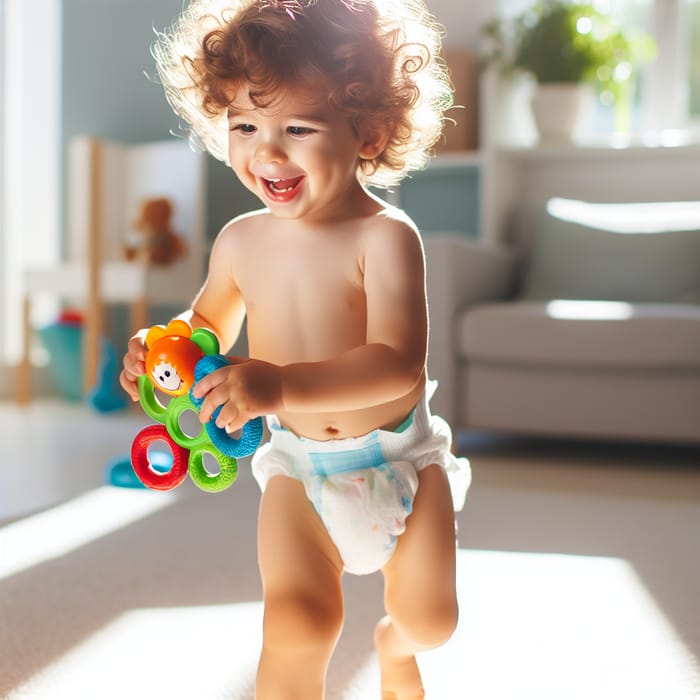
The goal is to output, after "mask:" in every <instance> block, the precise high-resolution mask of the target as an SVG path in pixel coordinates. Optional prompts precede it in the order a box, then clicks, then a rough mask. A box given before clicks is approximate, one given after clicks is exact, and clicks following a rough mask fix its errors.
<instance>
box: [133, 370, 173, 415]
mask: <svg viewBox="0 0 700 700" xmlns="http://www.w3.org/2000/svg"><path fill="white" fill-rule="evenodd" d="M138 382H139V403H140V404H141V408H142V409H143V410H144V413H145V414H146V415H147V416H150V417H151V418H153V420H154V421H157V422H158V423H165V419H166V412H167V408H166V407H165V406H163V404H162V403H161V402H160V401H158V397H157V396H156V391H155V389H154V388H153V384H151V380H150V379H149V378H148V375H147V374H142V375H141V376H140V377H139V379H138Z"/></svg>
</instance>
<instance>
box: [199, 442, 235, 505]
mask: <svg viewBox="0 0 700 700" xmlns="http://www.w3.org/2000/svg"><path fill="white" fill-rule="evenodd" d="M207 452H208V453H209V454H210V455H212V456H214V457H216V459H217V461H218V462H219V473H218V474H214V475H212V474H210V473H209V472H208V471H207V470H206V467H205V466H204V455H205V454H206V453H207ZM187 464H188V467H189V473H190V478H191V479H192V481H194V483H195V484H196V485H197V486H198V487H199V488H200V489H202V491H208V492H209V493H216V492H218V491H223V490H224V489H227V488H228V487H229V486H231V484H232V483H233V482H234V481H235V480H236V477H237V476H238V462H237V461H236V458H235V457H227V456H226V455H224V454H222V453H221V452H219V450H217V449H216V448H215V447H214V446H213V445H211V444H210V445H209V447H200V448H197V449H194V450H192V452H190V458H189V460H188V463H187Z"/></svg>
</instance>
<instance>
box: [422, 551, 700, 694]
mask: <svg viewBox="0 0 700 700" xmlns="http://www.w3.org/2000/svg"><path fill="white" fill-rule="evenodd" d="M458 559H459V562H458V580H459V602H460V623H459V625H458V629H457V632H456V633H455V635H454V637H453V638H452V639H451V640H450V642H448V644H447V645H446V646H445V647H443V648H442V649H439V650H437V651H433V652H429V653H426V654H423V655H422V656H421V659H420V661H421V667H422V669H423V670H424V675H425V678H426V686H427V690H428V697H435V698H440V699H441V700H443V699H444V700H461V699H463V698H479V700H492V699H493V700H504V699H506V698H537V700H545V699H546V700H549V699H551V700H560V699H561V698H567V700H590V699H591V698H596V700H620V699H621V698H635V700H659V698H664V700H691V699H692V698H695V697H697V696H696V695H695V692H696V691H697V690H698V688H700V674H699V673H698V665H697V662H696V660H695V659H694V658H693V656H692V654H691V653H690V652H689V651H688V650H687V649H686V647H685V646H684V645H683V644H682V642H681V641H680V640H679V639H678V638H677V636H676V635H675V633H674V630H673V628H672V626H671V624H670V623H669V621H668V620H667V619H666V617H665V616H664V614H663V612H662V611H661V610H660V609H659V607H658V606H657V605H656V602H655V601H654V599H653V598H652V597H651V596H650V595H649V593H648V591H647V589H646V588H645V586H644V583H643V582H642V581H641V580H640V579H639V577H638V575H637V573H636V571H635V570H634V568H633V567H632V566H631V565H630V564H629V563H628V562H626V561H624V560H621V559H615V558H607V557H592V556H573V555H560V554H540V553H525V552H493V551H465V550H460V551H459V554H458ZM457 683H459V690H456V689H455V688H456V684H457Z"/></svg>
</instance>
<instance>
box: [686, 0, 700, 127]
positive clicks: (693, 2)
mask: <svg viewBox="0 0 700 700" xmlns="http://www.w3.org/2000/svg"><path fill="white" fill-rule="evenodd" d="M685 11H686V13H687V21H686V22H685V25H686V26H687V28H688V52H687V59H688V73H687V74H688V112H689V115H690V118H691V120H693V121H700V0H686V8H685Z"/></svg>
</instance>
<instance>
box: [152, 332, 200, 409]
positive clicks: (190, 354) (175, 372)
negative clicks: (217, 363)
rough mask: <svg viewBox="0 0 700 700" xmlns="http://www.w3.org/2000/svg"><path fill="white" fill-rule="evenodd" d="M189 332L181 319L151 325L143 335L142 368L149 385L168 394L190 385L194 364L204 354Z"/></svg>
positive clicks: (182, 391) (182, 389) (179, 394)
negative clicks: (143, 360)
mask: <svg viewBox="0 0 700 700" xmlns="http://www.w3.org/2000/svg"><path fill="white" fill-rule="evenodd" d="M191 335H192V330H191V329H190V327H189V325H188V324H187V323H185V322H184V321H171V322H170V323H169V324H168V325H167V326H166V327H163V326H153V328H151V330H150V331H149V332H148V334H147V335H146V347H147V348H148V354H147V355H146V372H147V374H148V377H149V378H150V380H151V382H153V386H155V387H156V388H157V389H160V390H161V391H163V392H164V393H166V394H169V395H170V396H182V395H183V394H186V393H187V392H188V391H189V390H190V389H191V388H192V385H193V384H194V368H195V365H196V364H197V362H199V360H200V359H201V358H202V357H203V356H204V351H203V350H202V348H201V347H200V346H199V345H197V344H196V343H194V342H193V341H192V340H191Z"/></svg>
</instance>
